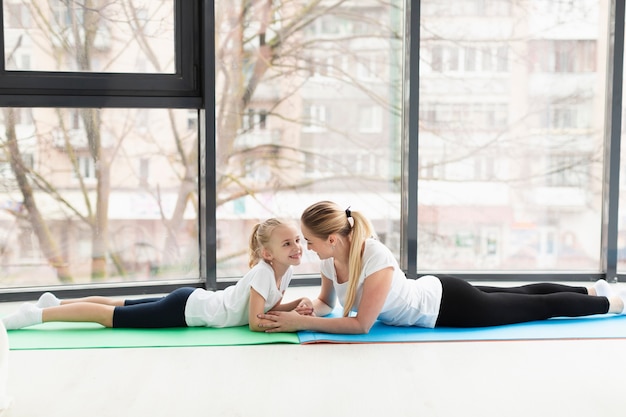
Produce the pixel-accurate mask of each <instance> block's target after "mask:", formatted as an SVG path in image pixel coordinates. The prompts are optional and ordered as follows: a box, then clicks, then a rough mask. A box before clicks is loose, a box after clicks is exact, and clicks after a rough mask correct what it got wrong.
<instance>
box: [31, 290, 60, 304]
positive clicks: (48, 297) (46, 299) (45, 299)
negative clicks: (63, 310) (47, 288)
mask: <svg viewBox="0 0 626 417" xmlns="http://www.w3.org/2000/svg"><path fill="white" fill-rule="evenodd" d="M35 305H36V306H37V307H39V308H46V307H56V306H60V305H61V300H59V299H58V298H57V297H56V296H55V295H54V294H52V293H51V292H45V293H43V294H41V297H39V300H37V303H36V304H35Z"/></svg>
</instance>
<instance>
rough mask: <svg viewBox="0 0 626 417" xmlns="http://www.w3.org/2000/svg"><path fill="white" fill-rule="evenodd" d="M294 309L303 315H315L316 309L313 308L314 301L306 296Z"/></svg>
mask: <svg viewBox="0 0 626 417" xmlns="http://www.w3.org/2000/svg"><path fill="white" fill-rule="evenodd" d="M294 311H295V312H296V313H298V314H300V315H301V316H315V311H314V310H313V302H312V301H311V300H310V299H308V298H306V297H304V298H302V299H301V300H300V303H299V304H298V305H297V306H296V308H295V309H294Z"/></svg>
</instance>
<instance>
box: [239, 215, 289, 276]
mask: <svg viewBox="0 0 626 417" xmlns="http://www.w3.org/2000/svg"><path fill="white" fill-rule="evenodd" d="M285 224H286V223H285V222H283V221H281V220H278V219H275V218H270V219H267V220H265V221H264V222H261V223H257V224H255V225H254V227H253V228H252V234H251V235H250V260H249V261H248V265H249V266H250V268H252V267H253V266H254V265H256V264H258V263H259V261H261V259H263V253H262V251H263V248H265V247H267V245H268V244H269V242H270V239H271V237H272V233H274V230H276V228H277V227H280V226H283V225H285Z"/></svg>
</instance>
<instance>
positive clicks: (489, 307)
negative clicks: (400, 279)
mask: <svg viewBox="0 0 626 417" xmlns="http://www.w3.org/2000/svg"><path fill="white" fill-rule="evenodd" d="M438 278H439V280H440V281H441V285H442V286H443V295H442V298H441V306H440V308H439V317H438V319H437V323H436V324H435V326H436V327H484V326H498V325H502V324H512V323H523V322H528V321H534V320H545V319H549V318H551V317H580V316H590V315H594V314H604V313H607V312H608V311H609V300H608V299H607V298H606V297H593V296H589V295H588V294H587V289H586V288H585V287H572V286H568V285H560V284H549V283H544V284H528V285H523V286H521V287H486V286H473V285H471V284H470V283H468V282H467V281H465V280H463V279H460V278H455V277H449V276H440V277H438Z"/></svg>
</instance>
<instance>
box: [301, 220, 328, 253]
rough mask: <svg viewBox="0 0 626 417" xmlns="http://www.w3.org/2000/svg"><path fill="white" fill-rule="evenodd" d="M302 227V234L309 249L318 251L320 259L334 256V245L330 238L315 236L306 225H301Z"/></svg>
mask: <svg viewBox="0 0 626 417" xmlns="http://www.w3.org/2000/svg"><path fill="white" fill-rule="evenodd" d="M300 227H301V228H302V235H303V236H304V240H305V241H306V244H307V249H309V250H312V251H313V252H315V253H317V256H318V257H319V258H320V259H328V258H332V257H333V250H332V246H331V244H330V243H329V241H328V239H321V238H319V237H317V236H315V235H314V234H313V233H311V231H310V230H309V229H307V228H306V226H305V225H300Z"/></svg>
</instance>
